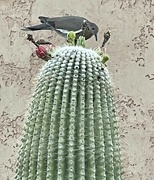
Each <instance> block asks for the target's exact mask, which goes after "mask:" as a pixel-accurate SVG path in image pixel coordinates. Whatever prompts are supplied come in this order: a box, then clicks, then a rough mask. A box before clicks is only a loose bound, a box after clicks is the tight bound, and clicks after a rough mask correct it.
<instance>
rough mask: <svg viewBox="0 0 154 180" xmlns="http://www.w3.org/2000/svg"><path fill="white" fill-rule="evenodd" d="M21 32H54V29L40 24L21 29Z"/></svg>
mask: <svg viewBox="0 0 154 180" xmlns="http://www.w3.org/2000/svg"><path fill="white" fill-rule="evenodd" d="M21 30H23V31H39V30H52V27H51V26H48V25H46V24H44V23H43V24H39V25H35V26H29V27H24V28H21Z"/></svg>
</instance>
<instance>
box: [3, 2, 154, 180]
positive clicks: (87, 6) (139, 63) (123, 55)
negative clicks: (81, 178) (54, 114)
mask: <svg viewBox="0 0 154 180" xmlns="http://www.w3.org/2000/svg"><path fill="white" fill-rule="evenodd" d="M65 14H75V15H80V16H85V17H87V18H88V19H90V20H93V21H94V22H96V23H97V24H98V26H99V27H100V33H99V42H97V43H96V42H95V41H94V38H92V39H91V40H89V41H88V46H91V47H95V46H98V45H100V43H101V41H102V36H103V33H104V32H105V31H107V30H108V29H110V30H111V32H112V37H111V39H110V41H109V43H108V45H107V51H108V53H109V54H110V57H111V60H110V62H108V68H109V70H110V73H111V75H112V81H113V83H114V89H115V97H116V101H117V112H118V115H119V124H120V133H121V147H122V160H123V166H124V175H123V177H124V179H125V180H154V29H153V28H154V0H83V1H82V0H81V1H76V0H52V1H51V0H43V1H42V0H0V17H1V18H0V43H1V46H0V180H13V179H14V178H13V175H14V170H15V162H16V156H17V152H18V145H19V142H20V138H21V132H22V128H23V123H24V116H25V112H26V110H27V106H28V103H29V100H30V97H31V94H32V87H33V84H34V80H35V78H36V77H37V74H38V72H39V69H40V68H41V67H42V66H43V64H44V62H43V61H40V60H39V59H38V58H37V57H36V56H35V55H34V54H33V53H32V52H33V51H34V50H35V48H34V46H33V45H32V44H30V43H29V42H27V41H26V34H25V32H21V31H20V27H22V26H25V25H28V24H34V23H37V22H38V19H37V17H38V16H39V15H46V16H56V15H65ZM33 35H35V37H36V38H39V37H44V38H47V37H49V36H51V37H49V40H51V39H52V41H53V42H54V44H56V45H57V44H59V43H61V42H63V39H62V38H60V37H59V36H58V35H55V34H53V33H52V34H51V33H50V32H45V31H44V32H36V33H33ZM57 40H60V41H57Z"/></svg>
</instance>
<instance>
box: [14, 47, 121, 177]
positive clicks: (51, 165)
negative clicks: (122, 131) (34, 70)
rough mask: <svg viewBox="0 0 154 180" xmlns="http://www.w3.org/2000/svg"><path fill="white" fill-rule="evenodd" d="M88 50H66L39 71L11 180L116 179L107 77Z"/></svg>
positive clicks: (112, 111)
mask: <svg viewBox="0 0 154 180" xmlns="http://www.w3.org/2000/svg"><path fill="white" fill-rule="evenodd" d="M100 59H101V57H100V56H99V55H98V54H97V53H96V52H95V51H93V50H90V49H86V48H83V47H77V46H76V47H75V46H68V47H67V46H66V47H61V48H58V49H56V50H55V52H54V53H53V55H52V58H51V60H50V61H48V62H47V63H46V64H45V66H44V67H43V69H42V71H41V73H40V75H39V78H38V83H37V86H36V89H35V92H34V95H33V99H32V102H31V107H30V110H29V115H28V118H27V123H26V126H25V132H24V137H23V140H22V145H21V149H20V152H19V158H18V165H17V173H16V180H121V163H120V152H119V141H118V139H119V138H118V128H117V119H116V115H115V107H114V102H113V96H112V89H111V85H110V76H109V73H108V71H107V69H106V67H105V66H104V65H103V64H102V63H101V61H100Z"/></svg>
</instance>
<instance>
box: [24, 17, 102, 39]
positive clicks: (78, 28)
mask: <svg viewBox="0 0 154 180" xmlns="http://www.w3.org/2000/svg"><path fill="white" fill-rule="evenodd" d="M39 19H40V21H41V24H38V25H35V26H30V27H25V28H22V29H21V30H24V31H37V30H54V31H56V32H57V33H58V34H60V35H62V36H63V37H65V38H66V37H67V33H68V32H69V31H74V32H75V33H76V39H78V38H79V36H84V37H85V39H86V40H87V39H89V38H91V37H92V36H93V35H94V36H95V39H96V41H97V33H98V31H99V29H98V26H97V25H96V24H95V23H92V22H90V21H88V20H87V19H86V18H83V17H79V16H63V17H54V18H49V17H44V16H39Z"/></svg>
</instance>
